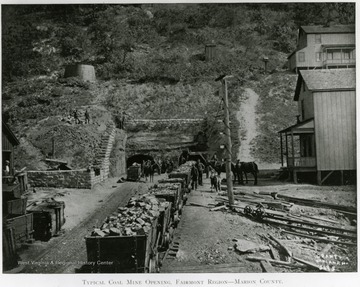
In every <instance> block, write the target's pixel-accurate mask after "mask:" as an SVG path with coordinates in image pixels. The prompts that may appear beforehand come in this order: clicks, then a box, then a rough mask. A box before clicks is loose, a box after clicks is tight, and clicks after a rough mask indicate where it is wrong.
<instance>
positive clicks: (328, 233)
mask: <svg viewBox="0 0 360 287" xmlns="http://www.w3.org/2000/svg"><path fill="white" fill-rule="evenodd" d="M263 222H265V223H270V224H276V225H281V226H287V227H290V228H296V229H301V230H305V231H310V232H316V233H321V234H327V235H331V236H337V237H342V238H348V239H356V238H357V236H356V235H347V234H339V233H335V232H330V231H324V230H317V229H313V228H308V227H303V226H297V225H290V224H286V223H282V222H276V221H273V220H269V219H263Z"/></svg>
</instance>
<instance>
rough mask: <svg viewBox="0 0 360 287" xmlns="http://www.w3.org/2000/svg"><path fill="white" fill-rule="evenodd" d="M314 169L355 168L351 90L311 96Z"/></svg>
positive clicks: (352, 95)
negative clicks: (314, 152) (314, 150)
mask: <svg viewBox="0 0 360 287" xmlns="http://www.w3.org/2000/svg"><path fill="white" fill-rule="evenodd" d="M314 111H315V142H316V154H317V169H318V170H355V169H356V114H355V112H356V103H355V91H338V92H318V93H314Z"/></svg>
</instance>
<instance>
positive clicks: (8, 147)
mask: <svg viewBox="0 0 360 287" xmlns="http://www.w3.org/2000/svg"><path fill="white" fill-rule="evenodd" d="M13 149H14V146H13V144H12V143H11V142H10V141H9V138H8V136H7V135H6V134H5V133H2V150H3V151H11V152H12V151H13Z"/></svg>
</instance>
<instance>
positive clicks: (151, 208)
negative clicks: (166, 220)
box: [92, 194, 170, 237]
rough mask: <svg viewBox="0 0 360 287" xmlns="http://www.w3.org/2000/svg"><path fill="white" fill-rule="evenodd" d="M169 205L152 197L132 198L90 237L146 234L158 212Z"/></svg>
mask: <svg viewBox="0 0 360 287" xmlns="http://www.w3.org/2000/svg"><path fill="white" fill-rule="evenodd" d="M169 205H170V203H169V202H167V201H165V200H164V199H160V198H156V197H155V196H154V195H150V194H146V195H143V196H138V197H132V198H131V199H130V201H129V203H128V205H127V206H125V207H119V208H118V212H115V213H114V214H112V215H111V216H108V217H107V218H106V219H105V221H104V223H103V224H102V225H101V227H100V228H94V230H93V232H92V236H101V237H105V236H135V235H143V234H148V232H149V231H150V230H151V226H152V224H153V222H154V221H155V219H156V218H158V217H159V215H160V212H162V211H164V210H165V209H167V208H168V207H169Z"/></svg>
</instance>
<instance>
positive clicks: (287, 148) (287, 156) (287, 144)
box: [285, 133, 289, 168]
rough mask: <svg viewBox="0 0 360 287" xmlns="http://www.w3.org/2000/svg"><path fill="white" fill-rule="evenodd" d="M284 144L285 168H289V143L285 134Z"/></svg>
mask: <svg viewBox="0 0 360 287" xmlns="http://www.w3.org/2000/svg"><path fill="white" fill-rule="evenodd" d="M285 144H286V149H285V152H286V166H287V168H289V143H288V134H287V133H285Z"/></svg>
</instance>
